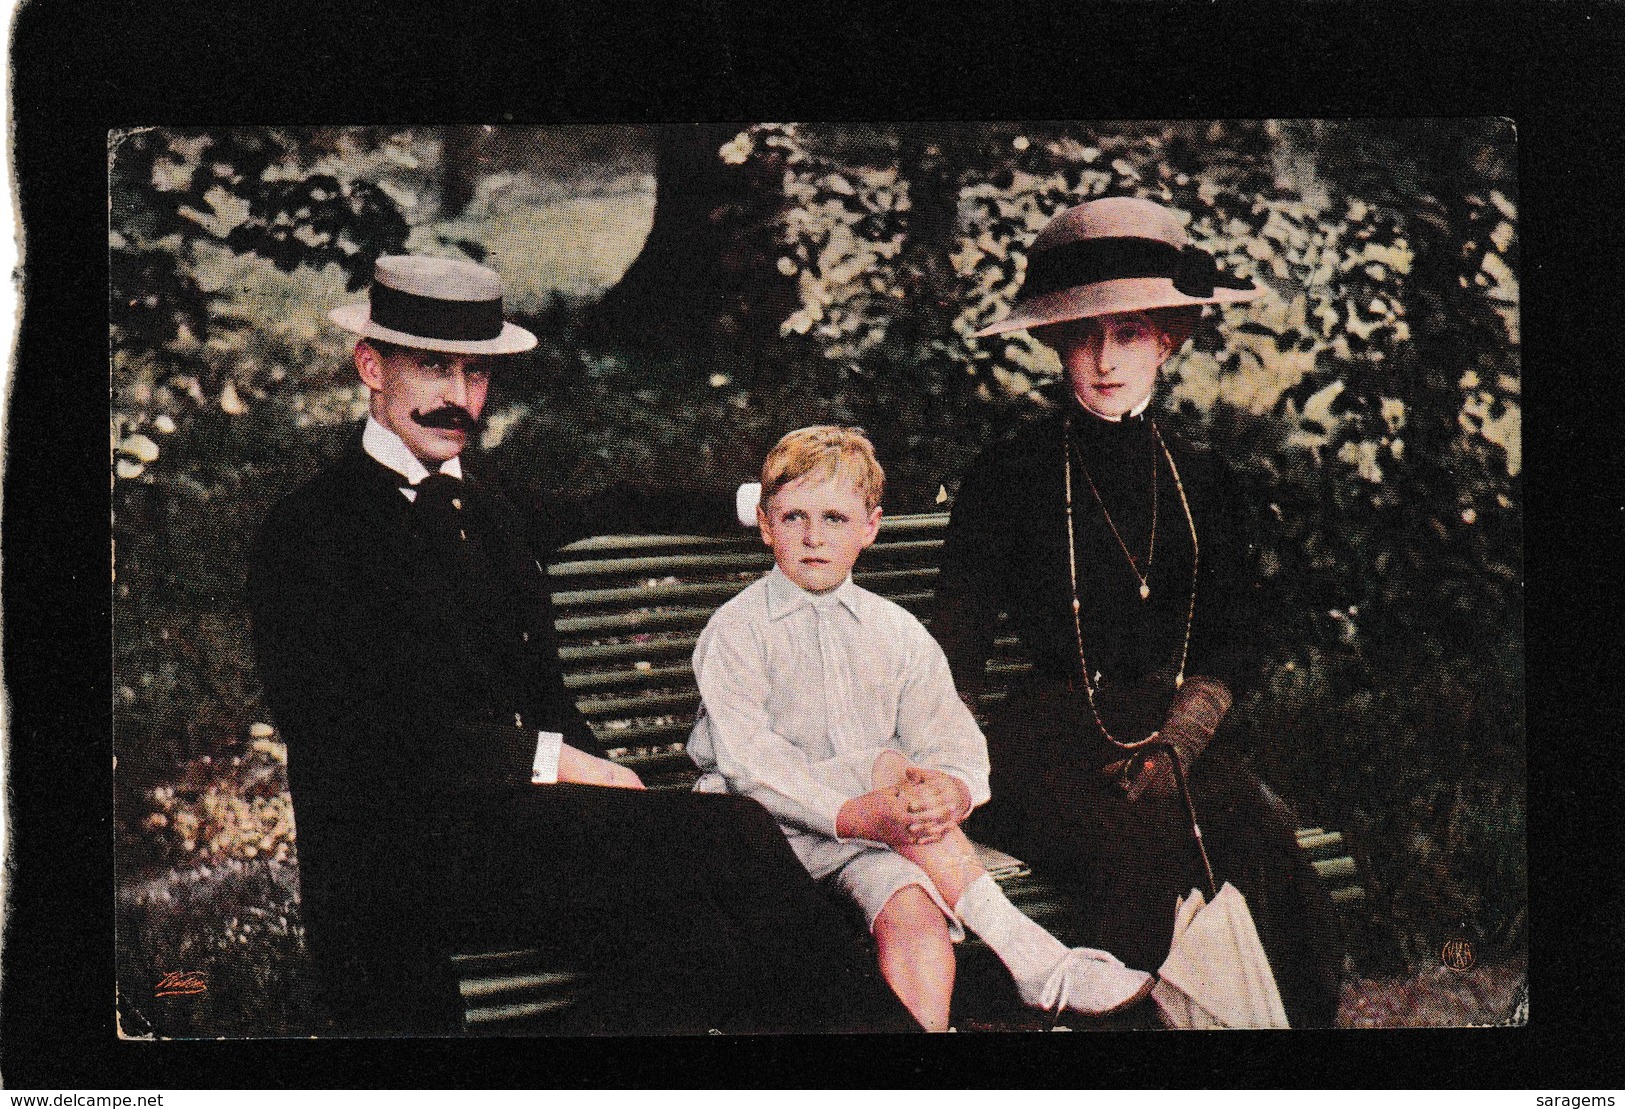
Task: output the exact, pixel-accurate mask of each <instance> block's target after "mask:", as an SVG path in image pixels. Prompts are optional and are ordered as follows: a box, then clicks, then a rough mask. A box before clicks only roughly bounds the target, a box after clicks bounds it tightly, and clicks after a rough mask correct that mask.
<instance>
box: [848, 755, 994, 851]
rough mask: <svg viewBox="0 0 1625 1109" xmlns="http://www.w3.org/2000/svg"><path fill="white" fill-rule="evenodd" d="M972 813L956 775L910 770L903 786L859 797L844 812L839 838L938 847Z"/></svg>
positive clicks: (887, 787) (878, 790) (893, 845)
mask: <svg viewBox="0 0 1625 1109" xmlns="http://www.w3.org/2000/svg"><path fill="white" fill-rule="evenodd" d="M970 810H971V798H970V791H969V790H968V789H966V788H965V783H964V782H961V781H960V780H959V779H958V778H955V777H954V776H953V775H951V774H944V773H943V772H942V771H940V770H932V769H930V768H927V767H921V766H913V765H911V766H909V767H908V769H907V770H906V771H905V772H904V777H903V780H902V781H901V782H900V783H898V784H897V785H895V786H883V787H881V788H880V789H872V790H870V791H869V792H868V793H864V794H859V795H858V796H857V797H854V798H852V799H851V800H849V801H848V802H846V804H844V805H842V806H841V811H840V813H839V814H838V815H837V817H836V822H835V832H836V834H837V835H839V836H841V837H842V838H843V839H868V840H874V841H875V842H876V843H884V844H886V845H887V846H888V847H908V846H911V845H912V846H924V845H926V844H932V843H938V842H940V841H941V840H942V838H943V837H944V836H946V835H947V834H948V833H949V832H951V831H952V830H953V829H955V828H957V827H958V826H959V822H960V821H962V820H964V819H965V817H966V815H968V814H969V812H970Z"/></svg>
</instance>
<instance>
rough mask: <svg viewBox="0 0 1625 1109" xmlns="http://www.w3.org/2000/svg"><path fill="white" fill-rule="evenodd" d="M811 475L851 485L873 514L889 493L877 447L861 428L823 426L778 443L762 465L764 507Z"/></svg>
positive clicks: (799, 431) (790, 436)
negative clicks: (795, 482)
mask: <svg viewBox="0 0 1625 1109" xmlns="http://www.w3.org/2000/svg"><path fill="white" fill-rule="evenodd" d="M808 474H816V475H818V476H819V477H823V478H839V479H843V480H845V481H848V482H851V483H852V486H853V487H854V488H855V489H857V491H858V493H859V494H861V495H862V497H863V504H864V507H865V508H867V509H868V510H869V511H870V512H873V511H874V510H875V509H876V508H878V507H879V505H880V496H881V494H882V493H884V492H885V490H886V471H885V470H883V469H881V468H880V462H879V460H878V459H876V458H875V448H874V445H873V444H872V443H870V442H869V438H868V436H866V435H865V434H864V432H863V429H862V428H861V427H839V426H837V425H834V424H820V425H819V426H817V427H803V428H798V429H797V430H795V431H792V432H790V434H788V435H786V436H785V437H784V438H783V439H780V440H779V441H778V442H777V443H776V444H774V446H773V449H772V450H770V451H768V452H767V459H766V460H765V461H764V462H763V463H762V505H763V507H766V506H767V505H768V504H770V503H772V500H773V494H775V493H777V492H778V491H779V490H780V489H783V488H784V487H785V486H786V485H789V484H790V483H791V482H792V481H798V480H800V479H801V478H804V477H806V476H807V475H808Z"/></svg>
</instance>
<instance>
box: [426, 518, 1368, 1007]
mask: <svg viewBox="0 0 1625 1109" xmlns="http://www.w3.org/2000/svg"><path fill="white" fill-rule="evenodd" d="M947 522H948V516H947V514H946V513H929V514H922V515H915V516H896V517H890V518H887V519H886V520H885V521H884V522H883V524H882V526H881V531H880V537H879V539H878V540H877V541H876V543H875V544H874V546H873V547H871V548H870V549H869V550H868V551H866V552H865V553H864V555H863V557H862V559H861V560H860V561H859V564H858V570H857V573H856V575H855V576H856V580H857V582H858V584H859V585H862V586H864V587H865V588H867V589H870V590H873V591H874V592H876V593H879V594H880V595H882V596H885V597H889V598H890V599H891V600H893V601H895V602H897V603H898V604H900V605H902V606H903V607H904V608H906V609H908V610H909V611H910V612H912V613H914V614H915V615H916V616H919V617H920V618H921V619H922V620H928V619H929V608H930V604H931V599H932V596H933V592H934V589H935V584H936V576H937V563H938V557H939V554H940V551H941V547H942V537H943V532H944V529H945V528H946V526H947ZM771 566H772V556H771V553H770V552H769V551H768V549H767V548H766V547H765V546H763V545H762V543H761V541H760V539H759V538H758V537H757V536H756V534H755V532H754V531H751V532H746V531H745V530H744V529H741V531H740V533H739V535H738V536H737V537H731V538H704V537H697V536H647V535H634V536H601V537H597V538H593V539H585V540H582V541H580V542H577V543H573V544H571V545H570V546H568V547H565V548H563V549H562V550H561V551H560V552H558V555H557V556H556V558H555V560H554V561H553V564H552V565H551V567H550V572H551V574H552V576H553V585H554V589H555V590H556V592H555V593H554V594H553V602H554V605H555V608H556V625H557V628H558V632H559V641H560V649H559V655H560V658H561V659H562V660H563V663H564V669H565V683H566V685H567V686H568V687H569V688H570V689H571V690H572V691H574V692H575V694H576V698H577V703H578V704H579V706H580V708H581V711H582V713H583V714H584V715H585V716H586V718H587V720H588V721H589V722H590V723H591V725H592V727H593V730H594V732H595V733H596V734H597V735H598V737H599V739H600V740H602V741H603V743H604V745H605V746H606V747H608V748H609V749H610V757H611V758H613V759H615V760H616V761H617V762H619V763H621V764H623V765H625V766H628V767H630V768H632V769H633V770H636V771H637V773H638V774H639V775H640V776H641V777H642V778H643V780H644V783H645V784H646V785H647V786H649V788H651V789H686V788H688V787H689V786H691V785H692V784H693V781H694V778H695V774H696V771H695V768H694V766H693V764H692V763H691V762H690V761H689V759H688V756H687V753H686V752H685V750H684V744H685V742H686V741H687V739H688V734H689V730H690V729H691V727H692V726H693V723H694V715H695V712H696V710H697V709H698V708H699V703H700V697H699V692H698V691H697V689H696V688H695V684H694V674H693V671H692V670H691V668H690V657H691V656H692V654H693V651H694V644H695V641H696V640H697V639H698V637H699V633H700V630H701V629H702V628H703V627H704V626H705V622H706V621H707V620H708V619H710V617H711V614H712V613H713V612H714V611H716V608H717V606H718V605H720V604H722V602H724V601H726V600H728V599H729V598H730V597H732V596H734V595H735V594H736V593H738V592H739V591H740V590H741V589H743V588H744V587H745V586H747V585H749V584H750V583H751V582H752V581H754V580H756V578H758V577H759V576H760V575H761V574H762V573H764V572H765V571H766V570H768V569H769V568H770V567H771ZM1028 669H1029V667H1028V664H1027V663H1026V662H1025V661H1024V660H1023V659H1022V657H1021V655H1020V649H1019V645H1018V644H1017V643H1016V641H1015V640H1014V639H1013V638H1011V637H1008V636H1000V637H998V639H997V640H996V645H995V657H994V658H993V659H992V660H990V662H989V663H988V673H989V676H990V679H991V680H990V682H989V689H988V691H987V692H985V693H984V694H983V695H982V705H983V707H984V709H985V707H987V706H988V705H991V704H993V703H995V702H996V701H998V700H1001V699H1002V698H1003V697H1004V696H1005V692H1004V688H1005V686H1006V685H1007V684H1008V682H1009V680H1010V679H1011V678H1012V677H1015V676H1017V675H1020V674H1023V673H1025V672H1027V670H1028ZM1298 846H1299V847H1300V848H1301V849H1303V850H1304V851H1305V852H1306V853H1307V854H1308V856H1309V857H1310V859H1311V860H1312V862H1313V865H1314V867H1315V870H1316V871H1317V872H1318V873H1319V874H1320V876H1321V878H1322V879H1323V880H1324V881H1325V882H1326V883H1327V885H1328V887H1329V888H1330V891H1331V895H1332V898H1333V900H1334V901H1336V902H1338V903H1340V904H1345V905H1346V904H1350V903H1353V902H1357V901H1360V900H1362V899H1363V898H1364V897H1365V891H1364V889H1363V888H1362V887H1361V886H1360V885H1359V882H1358V873H1357V870H1356V868H1355V864H1354V860H1353V859H1352V858H1351V857H1349V855H1348V854H1347V852H1346V849H1345V846H1344V842H1343V837H1342V835H1341V834H1340V833H1338V832H1328V831H1326V830H1324V829H1321V828H1302V829H1299V830H1298ZM983 861H984V863H985V864H986V865H987V866H988V868H989V870H990V871H992V872H993V875H994V877H995V878H996V879H998V880H999V882H1000V883H1001V885H1002V886H1003V888H1004V889H1005V891H1006V893H1008V894H1009V895H1010V897H1011V899H1012V900H1013V901H1015V902H1016V903H1017V904H1018V905H1020V906H1021V907H1022V908H1023V910H1024V911H1026V912H1028V913H1029V914H1030V915H1032V916H1033V917H1034V918H1035V919H1038V920H1039V921H1040V922H1042V923H1045V924H1046V925H1047V926H1049V927H1051V928H1052V929H1054V930H1055V931H1057V932H1058V934H1061V935H1062V936H1063V938H1064V937H1065V934H1066V931H1067V927H1066V917H1067V915H1068V914H1067V913H1066V911H1065V908H1064V899H1063V898H1062V896H1061V895H1059V894H1058V893H1057V891H1055V890H1054V889H1053V888H1052V887H1050V886H1049V885H1047V884H1046V883H1045V882H1044V881H1043V880H1042V878H1041V876H1035V875H1034V874H1033V873H1032V871H1031V869H1030V868H1029V867H1027V866H1026V864H1024V863H1022V862H1021V861H1020V860H1017V859H1012V858H1010V857H1009V856H1007V855H1001V854H999V853H997V852H992V851H987V852H986V853H985V854H984V858H983ZM453 962H454V965H455V967H456V970H457V973H458V977H459V978H460V980H461V984H462V996H463V1001H464V1012H465V1022H466V1025H467V1028H468V1030H469V1031H481V1032H497V1033H522V1032H525V1031H530V1030H536V1029H542V1030H545V1028H546V1022H547V1020H548V1018H550V1017H553V1016H556V1014H558V1013H559V1012H561V1011H562V1010H564V1009H565V1008H567V1007H568V1006H569V1005H570V1004H571V1003H572V1002H573V1001H574V999H575V998H576V997H578V996H579V993H580V991H581V990H582V989H583V988H584V986H585V985H586V979H585V978H584V976H583V975H581V974H577V973H564V972H562V971H560V970H559V968H557V967H553V966H550V965H549V964H548V961H547V958H546V956H545V955H544V954H543V953H542V952H538V951H493V952H469V953H466V954H461V955H458V956H455V957H454V959H453Z"/></svg>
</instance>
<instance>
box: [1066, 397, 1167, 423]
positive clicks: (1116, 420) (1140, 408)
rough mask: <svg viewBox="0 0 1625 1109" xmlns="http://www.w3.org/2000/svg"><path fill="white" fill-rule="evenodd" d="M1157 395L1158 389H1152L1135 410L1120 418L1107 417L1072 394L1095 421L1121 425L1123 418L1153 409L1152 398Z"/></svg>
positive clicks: (1130, 410) (1132, 409)
mask: <svg viewBox="0 0 1625 1109" xmlns="http://www.w3.org/2000/svg"><path fill="white" fill-rule="evenodd" d="M1156 395H1157V391H1156V389H1152V390H1151V391H1150V392H1149V393H1147V394H1146V395H1145V399H1144V400H1142V401H1141V402H1140V403H1139V404H1136V405H1135V406H1134V407H1133V408H1131V409H1129V410H1128V411H1127V412H1125V413H1123V414H1122V415H1118V416H1107V415H1105V414H1103V413H1100V412H1096V411H1095V410H1094V409H1093V408H1090V407H1089V406H1088V405H1087V404H1084V403H1083V398H1082V397H1080V396H1078V394H1077V393H1073V394H1072V399H1073V400H1075V401H1077V402H1078V407H1079V408H1082V409H1083V410H1084V411H1085V412H1087V413H1089V415H1091V416H1093V417H1094V418H1095V419H1097V420H1105V421H1106V422H1107V423H1109V424H1120V423H1122V422H1123V416H1138V415H1140V414H1141V413H1143V412H1144V411H1145V410H1146V409H1147V408H1150V407H1151V398H1152V397H1154V396H1156Z"/></svg>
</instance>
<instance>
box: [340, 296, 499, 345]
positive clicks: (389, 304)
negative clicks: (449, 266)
mask: <svg viewBox="0 0 1625 1109" xmlns="http://www.w3.org/2000/svg"><path fill="white" fill-rule="evenodd" d="M368 296H369V298H370V299H371V301H372V322H373V323H375V324H377V325H378V326H379V327H387V328H389V329H390V330H391V331H400V332H404V333H405V334H407V335H415V336H417V337H418V338H420V339H446V340H451V341H456V342H479V341H481V340H485V339H495V338H496V337H497V336H498V335H501V334H502V298H501V297H496V298H495V299H493V300H442V299H440V298H439V297H426V296H418V295H417V294H416V293H403V292H401V291H400V290H399V289H392V288H390V287H389V286H388V285H385V284H383V283H382V282H376V281H375V282H374V283H373V286H372V291H371V292H370V293H369V294H368Z"/></svg>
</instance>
